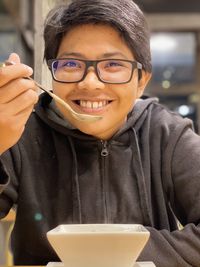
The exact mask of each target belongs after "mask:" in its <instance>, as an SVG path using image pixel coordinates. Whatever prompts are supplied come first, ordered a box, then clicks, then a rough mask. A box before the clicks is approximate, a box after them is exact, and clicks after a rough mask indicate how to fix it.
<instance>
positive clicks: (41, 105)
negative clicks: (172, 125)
mask: <svg viewBox="0 0 200 267" xmlns="http://www.w3.org/2000/svg"><path fill="white" fill-rule="evenodd" d="M154 102H158V99H157V98H149V97H145V98H141V99H138V100H137V101H136V103H135V105H134V108H133V109H132V111H131V112H130V113H129V114H128V119H127V121H126V123H125V124H124V126H123V127H122V128H121V129H120V130H119V131H118V132H117V133H116V134H115V135H114V136H115V137H116V136H119V135H121V134H122V133H124V132H125V131H127V130H128V129H129V128H132V127H134V128H135V129H136V130H138V129H139V128H140V126H141V125H142V122H143V121H144V119H145V117H146V115H147V109H148V107H149V106H150V105H151V104H152V103H154ZM35 112H36V114H37V115H38V116H39V117H40V119H41V120H42V121H44V122H45V123H46V124H47V125H49V126H50V127H51V128H53V129H55V130H56V131H58V132H61V133H62V134H65V135H71V136H75V137H78V138H83V139H85V138H86V139H88V138H89V139H96V138H94V137H92V136H90V135H87V134H84V133H82V132H81V131H79V130H78V129H76V128H75V127H74V126H73V125H71V124H70V123H69V121H67V120H66V119H65V118H64V117H63V116H62V114H61V113H60V111H59V110H58V108H57V107H56V105H55V102H54V100H53V99H52V98H51V97H50V96H49V95H48V94H47V93H42V94H41V95H40V98H39V101H38V103H37V105H36V106H35ZM139 119H140V120H139Z"/></svg>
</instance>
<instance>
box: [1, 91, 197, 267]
mask: <svg viewBox="0 0 200 267" xmlns="http://www.w3.org/2000/svg"><path fill="white" fill-rule="evenodd" d="M50 101H51V100H50V98H49V97H48V96H46V95H45V94H44V95H42V96H41V100H40V103H39V104H38V105H37V106H36V109H35V110H36V111H35V112H34V113H33V114H32V116H31V117H30V119H29V121H28V123H27V125H26V129H25V132H24V134H23V136H22V137H21V139H20V141H19V142H18V144H16V145H15V146H14V147H13V148H12V149H10V150H9V151H7V152H5V153H4V154H3V155H1V157H0V160H1V161H0V162H1V165H0V174H1V176H0V184H1V185H0V190H2V193H1V195H0V211H1V212H0V216H1V217H3V216H5V215H6V213H7V212H8V211H9V209H10V208H11V207H12V205H13V204H16V205H17V216H16V223H15V226H14V230H13V234H12V248H13V252H14V262H15V264H17V265H46V264H47V263H48V262H49V261H58V257H57V255H56V254H55V252H54V251H53V250H52V248H51V246H50V245H49V243H48V241H47V238H46V232H47V231H48V230H50V229H52V228H54V227H56V226H57V225H59V224H63V223H139V224H143V225H145V227H147V228H148V230H149V231H150V234H151V236H150V240H149V242H148V244H147V246H146V247H145V249H144V250H143V252H142V253H141V255H140V258H139V260H142V261H153V262H154V263H155V264H156V266H157V267H169V266H170V267H180V266H181V267H189V266H199V263H200V253H199V250H200V229H199V226H198V224H199V219H200V209H199V206H200V194H199V192H200V168H199V164H198V162H197V159H198V158H199V156H200V137H199V136H198V135H196V134H195V133H194V132H193V130H192V124H191V121H189V120H187V119H182V118H181V117H179V116H178V115H177V114H175V113H173V112H170V111H168V110H167V109H166V108H164V107H163V106H162V105H160V104H159V103H158V102H157V100H156V99H145V100H139V101H138V102H137V103H136V105H135V107H134V109H133V111H132V112H131V113H130V114H129V117H128V120H127V123H126V124H125V125H124V126H123V128H122V129H120V130H119V132H117V133H116V134H115V135H114V136H113V137H112V138H111V139H110V140H108V141H107V142H103V141H101V140H97V139H95V138H94V137H92V136H88V135H86V134H83V133H81V132H80V131H78V130H77V129H71V127H68V123H67V122H63V121H62V123H60V122H59V121H60V119H61V118H57V117H56V116H52V110H51V109H50V108H49V103H50ZM54 115H55V114H54ZM103 149H106V151H107V153H106V154H105V155H102V154H101V152H102V150H103ZM175 215H176V217H175ZM177 219H178V220H179V221H180V222H181V223H182V224H183V225H184V226H185V227H184V229H183V230H181V231H179V230H177Z"/></svg>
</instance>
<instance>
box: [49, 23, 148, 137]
mask: <svg viewBox="0 0 200 267" xmlns="http://www.w3.org/2000/svg"><path fill="white" fill-rule="evenodd" d="M57 58H77V59H83V60H100V59H125V60H134V55H133V54H132V52H131V50H130V49H129V47H128V46H127V44H126V43H125V42H124V40H123V39H122V37H121V36H120V34H119V33H118V32H117V31H116V30H115V29H114V28H112V27H111V26H108V25H93V24H87V25H81V26H76V27H75V28H73V29H72V30H70V31H69V32H68V33H67V34H66V35H65V36H64V37H63V39H62V41H61V44H60V47H59V50H58V54H57ZM149 76H150V74H148V73H145V72H143V76H142V79H141V80H140V81H138V71H137V69H135V70H134V73H133V77H132V79H131V81H130V82H128V83H126V84H107V83H104V82H101V81H100V80H99V79H98V78H97V76H96V74H95V71H94V68H93V67H89V69H88V72H87V75H86V77H85V79H84V80H83V81H81V82H77V83H59V82H56V81H53V91H54V93H55V94H56V95H58V96H59V97H61V98H62V99H63V100H64V101H65V102H67V103H68V104H69V105H70V106H71V107H72V108H73V109H74V110H75V111H76V112H79V113H85V114H90V115H99V116H102V119H101V120H98V121H95V122H86V121H84V122H83V121H79V120H77V119H75V118H74V117H73V116H72V115H71V114H70V112H68V111H67V110H65V109H64V108H63V107H62V106H61V105H59V104H57V106H58V108H59V110H60V111H61V112H62V114H63V115H64V117H65V118H66V119H67V120H68V121H69V122H70V123H71V124H72V125H73V126H75V127H76V128H77V129H79V130H80V131H82V132H84V133H86V134H89V135H93V136H95V137H97V138H99V139H103V140H106V139H108V138H110V137H111V136H112V135H113V134H114V133H115V132H116V131H117V130H118V129H119V128H120V127H121V126H122V125H123V124H124V123H125V121H126V119H127V114H128V113H129V111H130V110H131V109H132V107H133V105H134V103H135V100H136V99H137V98H139V97H140V96H141V95H142V93H143V90H144V88H145V85H146V83H147V82H148V80H149Z"/></svg>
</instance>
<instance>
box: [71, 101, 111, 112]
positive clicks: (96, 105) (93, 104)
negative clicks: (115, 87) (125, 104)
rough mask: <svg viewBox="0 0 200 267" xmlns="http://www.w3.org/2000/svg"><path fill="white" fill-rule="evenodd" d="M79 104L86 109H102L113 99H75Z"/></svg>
mask: <svg viewBox="0 0 200 267" xmlns="http://www.w3.org/2000/svg"><path fill="white" fill-rule="evenodd" d="M74 102H75V103H76V104H77V105H79V106H80V107H81V108H86V109H93V110H95V109H101V108H104V107H106V106H107V105H108V104H110V102H111V101H108V100H102V101H89V100H76V101H74Z"/></svg>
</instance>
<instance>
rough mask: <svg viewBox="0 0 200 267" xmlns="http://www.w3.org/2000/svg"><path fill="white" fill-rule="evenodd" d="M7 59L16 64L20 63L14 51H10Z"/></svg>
mask: <svg viewBox="0 0 200 267" xmlns="http://www.w3.org/2000/svg"><path fill="white" fill-rule="evenodd" d="M8 61H9V62H13V63H15V64H17V63H20V57H19V56H18V54H16V53H11V54H10V56H9V58H8Z"/></svg>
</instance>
